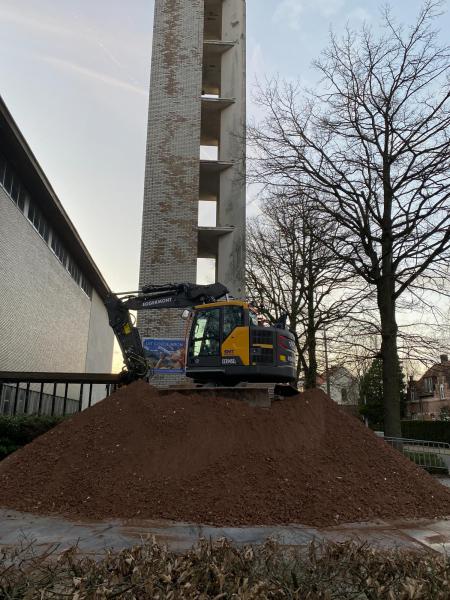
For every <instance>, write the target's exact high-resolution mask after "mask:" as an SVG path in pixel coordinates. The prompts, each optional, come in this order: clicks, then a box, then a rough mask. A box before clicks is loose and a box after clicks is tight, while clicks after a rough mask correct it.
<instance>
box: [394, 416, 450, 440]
mask: <svg viewBox="0 0 450 600" xmlns="http://www.w3.org/2000/svg"><path fill="white" fill-rule="evenodd" d="M402 435H403V437H405V438H410V439H412V440H430V441H433V442H446V443H447V444H450V421H402Z"/></svg>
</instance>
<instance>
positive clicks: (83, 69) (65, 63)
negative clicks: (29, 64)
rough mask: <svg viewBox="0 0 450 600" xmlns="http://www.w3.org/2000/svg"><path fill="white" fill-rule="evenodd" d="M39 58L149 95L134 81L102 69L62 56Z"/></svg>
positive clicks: (63, 68)
mask: <svg viewBox="0 0 450 600" xmlns="http://www.w3.org/2000/svg"><path fill="white" fill-rule="evenodd" d="M38 59H40V60H42V61H44V62H46V63H48V64H50V65H53V66H55V67H58V68H60V69H62V70H65V71H72V72H74V73H77V74H78V75H81V76H83V77H88V78H90V79H94V80H96V81H97V82H99V83H103V84H106V85H110V86H114V87H116V88H121V89H123V90H126V91H128V92H132V93H135V94H139V95H141V96H145V97H147V95H148V92H147V90H146V89H145V88H143V87H140V86H138V85H135V84H134V83H129V82H128V81H124V80H122V79H117V78H116V77H112V76H110V75H108V74H106V73H102V72H100V71H95V70H94V69H91V68H88V67H83V66H82V65H79V64H77V63H74V62H71V61H68V60H63V59H61V58H56V57H53V56H42V55H41V56H38Z"/></svg>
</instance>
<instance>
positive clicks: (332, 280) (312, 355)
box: [247, 193, 357, 388]
mask: <svg viewBox="0 0 450 600" xmlns="http://www.w3.org/2000/svg"><path fill="white" fill-rule="evenodd" d="M319 231H320V235H321V236H326V237H327V239H328V242H329V244H332V243H333V240H335V239H337V226H336V224H335V223H334V222H332V221H331V220H330V219H329V218H328V219H326V218H325V217H324V215H323V214H322V213H321V212H320V211H319V210H318V209H317V207H314V205H313V204H312V203H310V202H308V199H307V198H305V197H304V196H302V194H301V193H298V194H297V198H296V199H295V200H293V199H287V198H285V197H284V196H283V195H282V194H278V195H277V196H276V197H274V198H271V199H270V200H267V201H266V202H265V203H264V205H263V207H262V214H261V215H260V216H259V218H257V219H255V220H254V221H253V222H251V223H250V225H249V228H248V246H247V256H248V261H247V284H248V288H249V290H250V297H251V299H252V301H253V303H254V304H255V305H256V306H257V307H258V309H259V311H260V312H261V313H262V314H264V315H265V316H266V317H267V319H268V320H269V321H272V322H273V321H276V320H278V319H279V318H280V317H281V316H282V315H283V314H287V315H288V317H289V322H290V327H291V330H292V331H293V332H294V335H295V343H296V348H297V353H298V356H299V362H298V373H297V374H298V376H300V373H301V372H302V371H303V373H304V380H305V387H306V388H313V387H315V386H316V379H317V369H318V365H317V343H318V340H317V338H318V334H319V332H321V331H322V330H323V329H324V328H325V327H329V326H332V324H333V323H336V322H338V321H341V320H342V319H344V318H345V317H346V316H347V315H348V313H349V312H350V310H351V309H352V308H353V307H354V306H355V304H356V302H357V301H356V298H355V297H356V294H357V290H356V289H353V288H354V286H353V287H352V284H353V280H354V276H353V274H349V272H348V269H347V268H346V267H345V265H343V263H342V261H341V260H340V259H338V258H337V257H336V255H335V254H334V253H333V252H332V251H330V249H329V248H328V247H327V246H324V245H323V244H322V243H321V241H320V238H319V237H318V236H317V233H318V232H319Z"/></svg>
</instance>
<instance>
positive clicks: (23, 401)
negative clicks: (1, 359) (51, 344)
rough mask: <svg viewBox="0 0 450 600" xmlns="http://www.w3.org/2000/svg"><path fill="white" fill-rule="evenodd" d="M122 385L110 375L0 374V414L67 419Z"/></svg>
mask: <svg viewBox="0 0 450 600" xmlns="http://www.w3.org/2000/svg"><path fill="white" fill-rule="evenodd" d="M119 383H120V376H119V375H112V374H109V373H106V374H103V373H26V372H11V371H7V372H6V371H0V414H4V415H20V414H28V415H33V414H35V415H41V414H46V415H51V416H64V415H69V414H73V413H75V412H79V411H82V410H84V409H85V408H88V407H90V406H92V404H93V403H95V401H96V400H99V399H101V398H104V397H105V396H109V395H110V394H111V393H112V392H113V391H115V390H116V389H117V387H118V385H119Z"/></svg>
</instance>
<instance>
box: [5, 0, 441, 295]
mask: <svg viewBox="0 0 450 600" xmlns="http://www.w3.org/2000/svg"><path fill="white" fill-rule="evenodd" d="M186 1H189V0H186ZM153 4H154V3H153V0H129V1H127V2H124V1H123V0H94V1H93V0H58V1H57V0H0V94H1V95H2V96H3V98H4V100H5V102H6V104H7V105H8V107H9V109H10V111H11V112H12V114H13V117H14V118H15V120H16V122H17V123H18V125H19V127H20V129H21V130H22V133H23V134H24V136H25V138H26V139H27V141H28V143H29V145H30V146H31V148H32V150H33V152H34V153H35V155H36V156H37V158H38V161H39V162H40V164H41V166H42V168H43V169H44V171H45V173H46V175H47V177H48V178H49V180H50V182H51V184H52V185H53V187H54V189H55V191H56V193H57V194H58V196H59V198H60V200H61V202H62V204H63V206H64V207H65V209H66V211H67V213H68V214H69V217H70V218H71V219H72V221H73V223H74V224H75V226H76V228H77V229H78V231H79V233H80V235H81V237H82V239H83V241H84V243H85V244H86V246H87V248H88V249H89V251H90V253H91V254H92V256H93V258H94V260H95V261H96V263H97V265H98V266H99V268H100V270H101V272H102V273H103V275H104V277H105V278H106V280H107V282H108V283H109V285H110V286H111V288H112V289H113V290H116V291H121V290H128V289H135V288H136V285H137V280H138V268H139V251H140V229H141V212H142V197H143V181H144V161H145V142H146V121H147V109H148V88H149V78H150V61H151V43H152V26H153V8H154V6H153ZM420 5H421V2H420V1H418V0H394V2H393V10H394V14H396V15H398V16H399V18H400V19H405V18H406V19H407V18H410V17H411V15H414V13H416V12H417V10H418V9H419V7H420ZM247 12H248V15H247V37H248V65H247V66H248V99H249V108H248V117H249V119H252V120H253V119H255V118H257V117H258V109H257V107H256V106H255V104H254V102H253V94H254V88H255V82H256V81H257V80H259V81H262V80H264V78H265V77H271V76H273V75H276V74H278V75H280V76H281V77H284V78H286V79H300V80H301V81H303V82H304V83H306V84H308V85H313V84H314V81H315V78H316V74H315V72H314V71H313V70H312V69H311V62H312V61H313V60H314V58H316V57H317V56H318V55H319V54H320V52H321V50H322V49H323V48H324V47H325V45H326V43H327V38H328V35H329V31H330V28H333V30H334V31H336V32H337V33H339V32H340V31H342V29H343V28H344V27H345V25H346V23H347V22H349V23H350V24H351V25H352V26H354V27H361V26H362V24H363V22H367V23H369V24H370V23H375V22H376V21H377V18H378V14H379V5H377V3H376V2H373V1H371V0H247ZM440 25H441V27H442V29H443V30H444V31H446V30H447V31H448V30H449V25H450V17H449V15H448V14H446V15H445V16H443V17H442V18H441V23H440ZM251 196H252V193H251V191H250V192H249V197H251ZM249 210H250V212H251V211H254V210H255V209H254V203H251V205H250V206H249Z"/></svg>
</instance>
